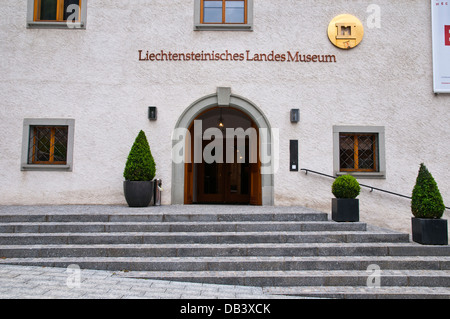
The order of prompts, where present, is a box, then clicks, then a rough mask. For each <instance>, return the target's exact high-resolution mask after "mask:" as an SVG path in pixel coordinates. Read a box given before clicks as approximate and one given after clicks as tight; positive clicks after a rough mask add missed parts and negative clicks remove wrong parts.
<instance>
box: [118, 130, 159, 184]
mask: <svg viewBox="0 0 450 319" xmlns="http://www.w3.org/2000/svg"><path fill="white" fill-rule="evenodd" d="M155 173H156V165H155V160H154V159H153V156H152V153H151V151H150V145H149V144H148V141H147V137H146V136H145V133H144V131H142V130H141V131H140V132H139V134H138V136H137V137H136V140H135V141H134V144H133V146H132V147H131V151H130V154H129V155H128V159H127V163H126V164H125V170H124V172H123V177H124V178H125V180H127V181H151V180H152V179H153V178H154V177H155Z"/></svg>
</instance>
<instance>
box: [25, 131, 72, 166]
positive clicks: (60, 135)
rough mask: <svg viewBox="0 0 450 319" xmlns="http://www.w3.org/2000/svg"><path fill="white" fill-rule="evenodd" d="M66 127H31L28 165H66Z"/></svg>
mask: <svg viewBox="0 0 450 319" xmlns="http://www.w3.org/2000/svg"><path fill="white" fill-rule="evenodd" d="M68 132H69V130H68V127H67V126H31V128H30V142H29V144H28V145H29V150H28V164H49V165H51V164H62V165H65V164H66V163H67V138H68Z"/></svg>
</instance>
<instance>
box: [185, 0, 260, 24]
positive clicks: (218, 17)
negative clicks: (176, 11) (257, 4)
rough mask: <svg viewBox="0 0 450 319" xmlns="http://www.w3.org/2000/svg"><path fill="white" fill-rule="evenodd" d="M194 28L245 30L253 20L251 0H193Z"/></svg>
mask: <svg viewBox="0 0 450 319" xmlns="http://www.w3.org/2000/svg"><path fill="white" fill-rule="evenodd" d="M194 13H195V14H194V15H195V26H194V29H195V30H247V31H251V30H252V28H253V26H252V21H253V0H195V10H194Z"/></svg>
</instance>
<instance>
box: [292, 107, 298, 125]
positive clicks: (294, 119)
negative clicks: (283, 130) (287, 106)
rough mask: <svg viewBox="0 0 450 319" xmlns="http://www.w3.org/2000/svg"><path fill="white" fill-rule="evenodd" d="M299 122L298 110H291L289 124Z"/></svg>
mask: <svg viewBox="0 0 450 319" xmlns="http://www.w3.org/2000/svg"><path fill="white" fill-rule="evenodd" d="M299 121H300V110H299V109H291V123H298V122H299Z"/></svg>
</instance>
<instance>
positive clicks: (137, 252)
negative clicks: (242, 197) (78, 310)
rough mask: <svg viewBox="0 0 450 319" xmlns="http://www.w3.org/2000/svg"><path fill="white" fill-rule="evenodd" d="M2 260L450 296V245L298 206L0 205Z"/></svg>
mask: <svg viewBox="0 0 450 319" xmlns="http://www.w3.org/2000/svg"><path fill="white" fill-rule="evenodd" d="M2 263H3V264H16V265H34V266H45V267H67V266H69V265H71V264H77V265H79V266H80V267H81V268H83V269H99V270H112V271H115V272H117V276H125V277H127V276H128V277H133V278H152V279H160V280H171V281H187V282H199V283H216V284H227V285H247V286H260V287H265V289H266V290H267V291H273V292H271V293H274V294H283V295H292V296H306V297H325V298H384V297H385V298H391V297H397V298H411V297H424V298H450V248H449V246H422V245H418V244H416V243H411V242H410V241H409V235H408V234H404V233H399V232H395V231H391V230H387V229H380V228H377V227H373V226H370V225H366V224H365V223H362V222H359V223H336V222H333V221H329V220H328V215H327V214H326V213H321V212H315V211H312V210H311V209H307V208H303V207H252V206H210V205H197V206H196V205H194V206H190V205H189V206H161V207H149V208H142V209H131V208H128V207H120V206H47V207H38V208H36V207H1V206H0V264H2ZM370 265H377V266H378V267H379V268H380V269H381V277H380V278H381V288H373V289H376V290H373V289H369V288H368V287H367V279H368V276H369V275H370V272H367V269H368V267H369V266H370ZM402 288H403V290H402Z"/></svg>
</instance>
